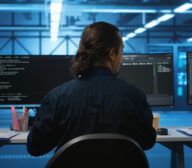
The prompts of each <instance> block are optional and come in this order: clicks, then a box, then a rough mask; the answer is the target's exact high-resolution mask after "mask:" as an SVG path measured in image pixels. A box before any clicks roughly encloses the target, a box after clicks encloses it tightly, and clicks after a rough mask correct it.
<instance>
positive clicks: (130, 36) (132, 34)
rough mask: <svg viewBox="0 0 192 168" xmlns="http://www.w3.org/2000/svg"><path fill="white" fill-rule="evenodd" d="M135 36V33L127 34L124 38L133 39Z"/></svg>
mask: <svg viewBox="0 0 192 168" xmlns="http://www.w3.org/2000/svg"><path fill="white" fill-rule="evenodd" d="M135 36H136V34H135V33H129V34H127V36H126V37H128V38H132V37H135Z"/></svg>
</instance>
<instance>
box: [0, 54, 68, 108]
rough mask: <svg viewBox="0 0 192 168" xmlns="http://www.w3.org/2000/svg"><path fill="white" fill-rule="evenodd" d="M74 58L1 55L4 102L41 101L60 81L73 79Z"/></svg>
mask: <svg viewBox="0 0 192 168" xmlns="http://www.w3.org/2000/svg"><path fill="white" fill-rule="evenodd" d="M70 64H71V58H69V57H63V56H54V57H53V56H31V57H30V56H0V105H2V104H7V105H9V104H40V102H41V99H42V98H43V97H44V96H45V95H46V94H47V93H48V92H49V91H50V90H52V89H53V88H55V87H56V86H58V85H59V84H61V83H63V82H65V81H68V80H70V79H72V76H71V74H70V72H69V67H70Z"/></svg>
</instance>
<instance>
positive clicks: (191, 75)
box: [187, 52, 192, 104]
mask: <svg viewBox="0 0 192 168" xmlns="http://www.w3.org/2000/svg"><path fill="white" fill-rule="evenodd" d="M187 85H188V87H187V93H188V95H187V96H188V104H192V52H191V53H187Z"/></svg>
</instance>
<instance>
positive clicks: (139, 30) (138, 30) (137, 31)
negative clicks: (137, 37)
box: [134, 27, 146, 34]
mask: <svg viewBox="0 0 192 168" xmlns="http://www.w3.org/2000/svg"><path fill="white" fill-rule="evenodd" d="M144 31H146V28H144V27H140V28H138V29H136V30H135V31H134V33H136V34H139V33H143V32H144Z"/></svg>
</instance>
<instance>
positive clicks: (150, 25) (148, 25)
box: [145, 20, 160, 28]
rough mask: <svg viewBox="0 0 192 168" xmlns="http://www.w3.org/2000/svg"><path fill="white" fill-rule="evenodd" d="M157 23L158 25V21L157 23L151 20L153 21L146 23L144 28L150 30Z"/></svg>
mask: <svg viewBox="0 0 192 168" xmlns="http://www.w3.org/2000/svg"><path fill="white" fill-rule="evenodd" d="M159 23H160V22H159V21H157V20H153V21H151V22H149V23H147V24H146V25H145V28H152V27H155V26H156V25H158V24H159Z"/></svg>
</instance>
